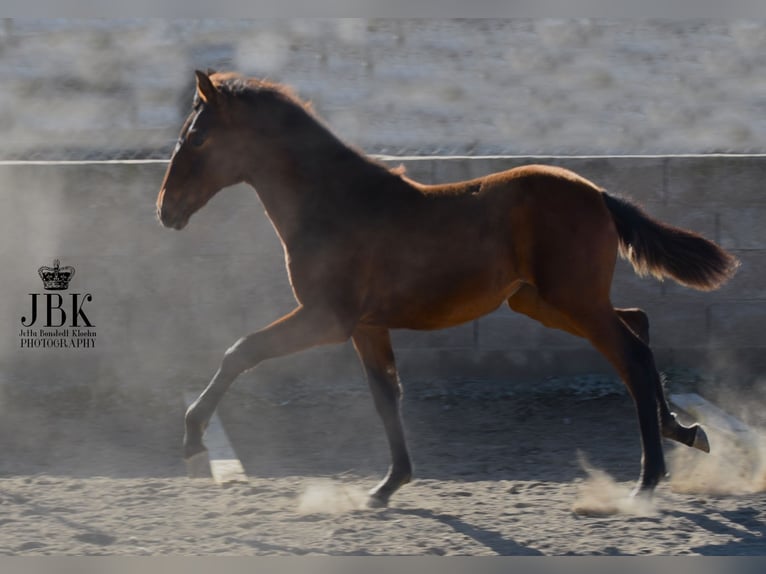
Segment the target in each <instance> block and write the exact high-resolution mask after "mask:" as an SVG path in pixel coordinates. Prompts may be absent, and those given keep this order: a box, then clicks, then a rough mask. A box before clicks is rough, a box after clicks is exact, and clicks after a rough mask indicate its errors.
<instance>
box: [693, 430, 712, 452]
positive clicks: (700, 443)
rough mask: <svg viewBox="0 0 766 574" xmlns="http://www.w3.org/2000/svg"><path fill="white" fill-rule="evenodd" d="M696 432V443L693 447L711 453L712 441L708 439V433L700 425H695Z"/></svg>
mask: <svg viewBox="0 0 766 574" xmlns="http://www.w3.org/2000/svg"><path fill="white" fill-rule="evenodd" d="M694 430H695V432H694V443H693V444H692V446H693V447H694V448H696V449H699V450H701V451H702V452H710V441H709V440H708V439H707V433H705V431H704V430H702V427H701V426H699V425H695V427H694Z"/></svg>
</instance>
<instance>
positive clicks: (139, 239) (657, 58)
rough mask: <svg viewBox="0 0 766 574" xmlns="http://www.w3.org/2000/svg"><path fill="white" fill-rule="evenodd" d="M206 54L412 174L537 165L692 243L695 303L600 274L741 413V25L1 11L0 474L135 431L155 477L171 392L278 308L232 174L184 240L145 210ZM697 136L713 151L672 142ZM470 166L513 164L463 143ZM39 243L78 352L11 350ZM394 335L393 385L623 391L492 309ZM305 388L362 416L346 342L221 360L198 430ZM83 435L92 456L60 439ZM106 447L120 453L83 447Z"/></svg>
mask: <svg viewBox="0 0 766 574" xmlns="http://www.w3.org/2000/svg"><path fill="white" fill-rule="evenodd" d="M207 67H212V68H216V69H234V70H239V71H241V72H243V73H246V74H252V75H257V76H265V77H267V78H269V79H271V80H275V81H278V82H284V83H287V84H289V85H291V86H292V87H293V88H295V89H296V90H297V92H298V93H299V94H300V95H301V96H302V97H303V98H305V99H307V100H310V101H311V102H312V103H313V105H314V107H315V108H316V110H317V111H318V113H319V115H320V116H322V117H323V118H324V119H325V120H326V122H327V123H328V124H329V125H330V126H331V128H332V129H333V130H334V131H335V132H336V133H337V134H338V135H339V136H340V137H342V138H344V139H345V140H347V141H348V142H350V143H352V144H354V145H356V146H357V147H360V148H362V149H363V150H364V151H366V152H368V153H375V154H386V155H387V156H390V157H389V159H388V160H387V161H390V162H391V164H392V165H397V164H399V163H401V164H404V166H405V167H406V168H407V171H408V174H409V175H410V176H411V177H413V178H414V179H416V180H419V181H424V182H445V181H455V180H459V179H468V178H471V177H477V176H480V175H485V174H487V173H490V172H493V171H500V170H503V169H508V168H511V167H514V166H517V165H519V164H524V163H530V162H533V161H534V162H545V163H554V164H558V165H561V166H564V167H567V168H570V169H573V170H575V171H577V172H578V173H580V174H582V175H583V176H585V177H588V178H590V179H591V180H592V181H594V182H596V183H597V184H599V185H601V186H604V187H605V188H607V189H609V190H610V191H613V192H615V193H618V194H623V195H626V196H629V197H631V198H633V199H634V200H636V201H638V202H639V203H641V204H643V205H644V206H645V207H646V208H647V210H648V211H649V212H650V213H651V214H653V215H655V216H657V217H659V218H661V219H662V220H664V221H667V222H670V223H673V224H675V225H680V226H683V227H686V228H688V229H692V230H694V231H697V232H699V233H702V234H704V235H705V236H707V237H709V238H711V239H714V240H716V241H718V242H719V243H720V244H721V245H723V246H724V247H725V248H727V249H729V250H731V251H733V252H734V253H735V254H736V255H737V256H738V257H739V258H740V259H741V260H742V262H743V265H742V269H741V271H740V272H739V274H738V275H737V277H735V278H734V280H733V281H731V282H730V283H729V284H728V285H727V286H726V287H725V288H723V289H721V290H719V291H716V292H715V293H697V292H693V291H690V290H688V289H683V288H681V287H678V286H676V285H674V284H672V283H670V282H666V283H660V282H657V281H655V280H653V279H651V278H644V279H641V278H638V277H637V276H636V275H635V274H634V273H633V270H632V269H631V268H630V267H629V265H627V264H625V263H624V262H619V263H618V267H617V272H616V276H615V281H614V284H613V293H612V297H613V302H614V303H615V305H619V306H623V307H633V306H638V307H642V308H644V309H645V310H646V311H647V313H648V314H649V317H650V320H651V321H652V344H653V349H654V351H655V357H656V359H657V364H658V367H659V368H660V369H661V370H662V371H663V372H664V373H665V374H666V375H667V378H668V380H670V381H671V383H670V388H671V390H672V389H678V388H679V385H680V384H686V382H689V381H690V382H691V383H693V384H695V385H698V386H699V385H701V384H702V382H706V381H712V383H711V384H712V385H713V388H714V389H715V393H713V395H712V397H713V398H715V397H716V395H717V394H718V393H719V392H724V391H725V392H726V393H728V395H729V396H732V392H731V390H732V389H733V388H735V387H746V388H747V397H748V401H747V403H748V404H750V405H753V406H754V408H755V409H756V410H760V411H763V409H762V408H760V407H759V405H762V404H763V399H762V398H761V397H763V396H766V384H765V383H764V381H763V380H762V379H761V378H760V377H761V373H762V372H764V369H766V332H764V330H763V325H764V323H765V322H766V271H764V270H766V226H764V225H763V222H764V221H766V195H765V194H764V193H763V190H762V182H763V173H764V161H766V156H759V155H753V154H758V153H760V152H764V151H766V150H765V149H764V147H765V146H764V142H766V120H765V118H766V113H764V112H766V73H764V72H766V20H765V21H734V20H731V21H710V20H705V21H702V20H688V19H687V20H674V21H670V20H663V21H659V20H656V21H649V20H620V21H608V20H592V19H591V20H587V19H577V20H575V19H567V20H553V19H532V20H376V19H369V20H360V19H357V20H302V19H288V20H232V19H222V20H161V19H133V20H96V19H91V20H71V19H70V20H54V19H36V20H24V19H19V20H17V19H5V20H2V21H0V78H2V82H0V267H1V268H2V269H3V270H4V273H2V274H0V293H2V297H0V448H1V449H3V452H6V453H14V452H18V453H20V454H19V456H18V457H17V458H16V459H13V457H10V459H9V460H17V461H20V462H18V463H19V464H22V463H23V464H24V465H26V464H31V465H32V467H34V468H32V467H28V466H24V467H23V468H21V467H19V469H17V470H18V471H19V472H22V471H23V472H32V471H34V469H35V468H37V467H35V466H34V465H37V464H43V465H44V464H49V465H53V466H55V467H56V468H59V469H61V468H65V469H66V471H67V472H80V473H85V474H87V473H92V472H95V471H94V466H93V465H94V464H96V463H95V462H94V459H98V460H101V461H104V464H105V465H112V464H114V465H123V466H122V467H121V468H123V471H124V472H125V473H128V474H130V473H132V472H135V471H134V470H133V469H132V468H130V465H131V464H132V463H133V461H135V460H146V457H147V456H149V455H148V454H147V452H146V450H145V449H146V445H151V444H154V443H155V442H157V441H158V440H160V439H158V438H157V437H162V438H161V441H160V443H158V444H161V445H162V448H160V449H159V450H157V452H156V453H155V455H156V457H155V458H154V459H152V460H153V461H154V462H153V463H152V465H154V466H153V468H161V467H162V466H163V465H167V464H171V463H172V464H173V465H177V464H179V459H178V451H177V448H178V441H179V436H180V435H179V433H180V421H181V417H182V414H183V408H184V407H183V405H182V403H181V400H180V398H181V396H182V391H190V392H199V391H200V390H201V389H202V388H203V387H204V386H205V385H206V384H207V382H208V381H209V379H210V377H211V376H212V374H213V373H214V372H215V370H216V368H217V367H218V364H219V362H220V359H221V357H222V354H223V352H224V351H225V349H226V348H227V347H229V346H230V345H231V344H233V343H234V342H235V341H236V340H237V339H238V338H239V337H242V336H243V335H245V334H247V333H249V332H252V331H255V330H257V329H259V328H261V327H263V326H264V325H267V324H269V323H270V322H272V321H274V320H275V319H277V318H279V317H280V316H282V315H284V314H285V313H288V312H289V311H291V310H292V309H293V308H294V307H295V305H296V303H295V301H294V299H293V296H292V292H291V289H290V285H289V282H288V279H287V275H286V273H285V264H284V256H283V252H282V248H281V245H280V243H279V240H278V238H277V236H276V234H275V233H274V231H273V229H272V227H271V225H270V222H269V220H268V219H267V217H266V216H265V215H264V212H263V207H262V206H261V204H260V203H259V202H258V200H257V198H256V197H255V194H254V192H253V190H252V189H251V188H249V187H247V186H245V185H238V186H234V187H233V188H232V189H230V190H226V191H225V192H222V193H220V194H218V195H216V196H215V197H214V198H213V200H212V201H211V202H210V203H209V204H208V205H207V206H206V207H205V209H204V210H202V211H200V212H199V213H198V214H195V215H194V217H193V218H192V220H191V222H190V224H189V226H188V227H187V228H186V229H184V230H183V231H182V232H176V231H171V230H168V229H164V228H162V227H161V226H160V225H159V223H158V222H157V220H156V217H155V200H156V197H157V193H158V191H159V188H160V185H161V182H162V178H163V174H164V171H165V168H166V165H165V163H164V161H163V160H166V159H168V158H169V156H170V153H171V150H172V148H173V145H174V143H175V140H176V138H177V136H178V133H179V130H180V126H181V124H182V121H183V118H184V117H185V116H186V115H187V113H188V111H189V110H190V106H191V100H192V95H193V80H194V74H193V71H194V69H195V68H202V69H205V68H207ZM710 152H730V153H733V154H737V155H733V156H732V155H726V156H721V155H701V156H694V157H689V156H682V157H678V155H679V154H707V153H710ZM495 154H497V155H503V156H509V155H510V156H513V157H482V156H487V155H495ZM630 154H634V156H633V157H626V155H630ZM653 154H657V155H653ZM666 154H667V155H666ZM748 154H749V155H748ZM635 155H641V156H642V157H635ZM450 156H453V157H450ZM454 156H463V157H454ZM571 156H578V157H571ZM583 156H589V157H583ZM593 156H596V157H593ZM15 160H39V161H33V162H29V161H22V162H17V161H15ZM58 160H72V161H67V162H64V163H61V162H58ZM98 160H131V161H117V162H101V161H98ZM133 160H149V161H133ZM55 259H59V260H60V261H61V265H62V266H67V265H72V266H74V267H75V269H76V275H75V276H74V278H73V281H72V283H71V286H70V293H80V294H86V293H88V294H90V295H92V302H90V303H89V304H88V307H87V314H88V317H89V318H90V319H91V321H92V322H93V324H94V325H95V330H96V332H97V335H96V337H95V347H94V348H90V349H79V350H72V349H56V348H33V349H28V348H21V347H20V343H21V340H22V339H23V337H22V336H20V330H21V317H22V316H24V315H25V314H27V313H29V305H30V294H32V293H42V292H43V289H42V284H41V282H40V278H39V277H38V274H37V271H38V268H39V267H40V266H43V265H47V266H50V265H52V264H53V261H54V260H55ZM393 341H394V346H395V350H396V353H397V360H398V365H399V369H400V372H401V375H402V379H403V380H404V381H405V386H406V388H407V393H408V394H407V395H406V396H409V397H415V398H417V397H418V396H421V397H422V396H438V397H442V396H444V397H450V396H453V394H456V395H458V396H466V393H468V392H469V389H472V388H482V387H480V386H478V387H477V386H476V384H478V382H479V381H490V382H492V381H498V380H499V381H502V383H503V384H501V385H495V386H492V388H493V389H496V390H495V391H493V392H496V393H500V392H505V391H503V389H506V390H509V392H510V391H511V390H512V389H514V388H516V386H515V383H519V385H518V386H519V387H521V388H525V389H527V388H529V389H538V388H542V387H541V386H540V385H541V382H543V381H546V380H548V381H553V382H554V383H555V384H556V385H558V386H559V387H561V386H564V387H567V388H575V389H577V390H578V392H580V391H582V390H583V389H584V390H588V389H591V390H593V389H595V391H594V392H596V391H598V392H600V390H599V389H601V386H600V385H602V383H603V382H604V381H607V382H608V383H609V386H608V390H609V392H613V391H614V390H615V389H617V390H619V391H620V392H622V391H621V389H622V387H621V385H620V383H619V381H617V380H616V377H615V375H614V372H613V370H612V368H611V367H610V366H609V365H608V364H607V363H606V361H605V360H603V359H602V358H601V357H600V355H599V354H598V353H597V352H596V351H595V350H593V349H592V348H591V347H590V345H589V344H588V343H587V342H586V341H584V340H581V339H577V338H575V337H572V336H569V335H567V334H565V333H563V332H558V331H554V330H551V329H546V328H544V327H543V326H542V325H540V324H538V323H536V322H534V321H532V320H530V319H527V318H526V317H524V316H521V315H519V314H514V313H512V312H511V311H510V310H509V309H507V308H501V309H499V310H498V311H497V312H495V313H492V314H491V315H489V316H486V317H483V318H481V319H479V320H477V321H473V322H471V323H468V324H464V325H460V326H458V327H455V328H453V329H447V330H442V331H435V332H409V331H397V332H395V333H394V334H393ZM706 372H714V373H716V375H715V376H716V377H719V375H718V373H720V377H719V379H717V380H713V379H711V378H709V377H708V378H705V376H706V375H705V373H706ZM668 373H671V374H672V373H676V374H675V375H673V376H670V375H668ZM678 373H686V374H684V375H683V377H681V376H680V375H678ZM572 377H574V378H572ZM583 377H586V378H585V379H583ZM588 377H596V378H595V379H593V378H590V379H589V378H588ZM594 381H595V383H594ZM721 381H723V382H721ZM462 382H465V383H466V384H465V385H461V384H458V383H462ZM475 383H476V384H475ZM529 383H532V384H529ZM318 388H319V389H322V393H320V394H321V396H322V397H324V398H325V399H326V400H327V401H329V402H328V405H329V407H328V408H329V409H330V410H329V411H328V412H333V413H334V412H340V411H339V410H338V407H337V406H335V405H336V404H339V403H337V401H338V400H340V399H339V398H338V397H339V396H343V397H346V398H347V399H348V401H347V403H343V404H344V405H346V406H344V407H343V409H344V410H343V412H344V416H346V417H347V420H346V422H345V424H344V426H343V428H340V427H335V426H334V427H333V429H335V430H334V431H333V432H334V433H335V436H345V435H344V432H346V431H347V434H348V436H351V437H358V436H360V433H359V428H360V427H359V423H358V421H359V420H365V421H368V420H369V421H371V422H370V423H369V424H372V425H377V424H378V423H377V418H376V416H375V415H374V412H373V407H372V403H371V401H370V400H369V393H368V391H367V389H366V386H365V385H364V384H363V382H362V372H361V369H360V368H359V365H358V361H357V359H356V357H355V355H354V351H353V348H352V347H351V345H350V344H345V345H339V346H334V347H330V348H317V349H312V350H310V351H307V352H304V353H301V354H299V355H296V356H295V357H290V358H289V359H282V360H275V361H269V362H267V363H265V364H264V365H262V366H259V368H258V369H256V370H254V371H253V372H249V373H246V374H244V375H243V376H242V377H241V378H240V380H239V381H238V383H237V385H235V387H234V388H233V389H232V391H231V393H230V394H229V395H227V399H226V400H225V401H224V403H223V405H222V406H223V408H224V410H225V409H226V408H229V412H228V413H224V415H225V416H224V418H225V419H227V420H228V421H231V420H235V419H236V416H239V415H236V413H234V412H233V411H237V409H239V411H237V412H240V411H242V412H244V411H243V409H245V408H246V406H247V405H251V406H252V405H258V404H262V405H265V406H264V409H265V410H267V411H269V412H272V411H274V408H273V405H281V404H285V405H287V404H288V403H289V402H290V401H294V402H293V403H290V404H299V405H300V404H303V405H305V406H306V407H307V408H308V407H309V406H312V405H313V404H314V403H315V402H316V401H317V400H318V398H317V393H316V389H318ZM615 392H616V391H615ZM754 399H758V400H754ZM440 400H441V399H440ZM450 400H451V399H450ZM626 400H627V399H626ZM259 401H260V402H259ZM301 401H302V402H301ZM333 401H336V402H334V403H333ZM415 402H417V401H415ZM331 403H332V404H331ZM626 404H627V403H626ZM722 404H723V403H722ZM226 405H229V407H226ZM351 405H353V408H352V406H351ZM408 408H411V409H412V410H413V412H414V411H416V410H417V407H416V406H412V405H411V406H410V407H408ZM285 412H287V409H285ZM83 413H87V416H85V415H83ZM169 413H170V414H169ZM240 414H241V413H240ZM242 417H243V420H245V419H246V418H247V417H245V416H244V415H242ZM288 418H289V417H288ZM300 418H304V415H301V417H300ZM416 419H417V414H416V413H415V416H413V418H412V420H416ZM54 420H55V421H59V423H60V424H59V423H57V424H53V423H52V422H51V421H54ZM289 422H292V421H288V423H286V428H293V427H294V426H295V425H292V424H289ZM61 425H68V426H66V428H67V429H70V431H71V434H67V433H68V432H70V431H66V432H64V431H62V428H64V427H62V426H61ZM276 426H279V425H276ZM242 428H243V429H246V430H247V431H248V432H250V431H249V427H246V426H243V427H242ZM314 428H315V427H313V426H312V425H306V432H307V433H310V432H313V430H312V429H314ZM377 428H378V427H377V426H375V429H377ZM19 429H22V430H19ZM83 429H84V430H83ZM375 432H376V433H377V430H376V431H375ZM136 433H142V434H141V435H140V436H139V435H137V434H136ZM243 434H247V433H244V431H243ZM362 434H363V433H362ZM94 436H95V437H102V438H103V441H102V446H103V452H104V453H105V454H103V457H101V455H99V456H98V457H94V456H93V454H92V453H93V452H95V451H94V449H93V448H89V449H85V450H83V451H82V452H79V451H77V452H73V448H74V447H73V446H72V445H77V444H80V442H78V441H81V440H85V439H84V438H83V437H86V438H88V437H90V438H88V440H93V438H92V437H94ZM376 436H377V435H376ZM304 439H305V437H301V438H296V441H297V443H301V441H303V440H304ZM235 440H239V441H240V444H241V443H242V439H236V437H235ZM117 443H119V444H120V445H122V446H123V447H124V449H125V450H126V451H129V452H132V453H134V456H133V455H131V456H127V455H125V456H120V457H115V456H110V455H108V454H107V453H109V452H112V451H113V449H114V445H115V444H117ZM254 444H255V443H254ZM99 448H100V447H99ZM258 448H262V445H258ZM99 452H101V451H99ZM30 453H31V454H30ZM35 453H36V454H35ZM123 454H124V453H123ZM153 456H154V455H153ZM30 461H31V462H30ZM168 461H171V462H170V463H169V462H168ZM12 464H16V463H15V462H6V463H5V466H0V474H1V473H2V472H11V471H12V470H13V469H11V466H12ZM139 467H141V465H139ZM30 468H32V470H30ZM141 468H143V467H141ZM173 469H175V470H173ZM173 469H171V470H168V472H177V469H176V467H175V466H173ZM101 471H102V470H101V469H99V470H98V472H101ZM123 471H121V472H123ZM13 472H16V471H15V470H14V471H13ZM110 472H111V471H110ZM140 472H145V471H144V470H140Z"/></svg>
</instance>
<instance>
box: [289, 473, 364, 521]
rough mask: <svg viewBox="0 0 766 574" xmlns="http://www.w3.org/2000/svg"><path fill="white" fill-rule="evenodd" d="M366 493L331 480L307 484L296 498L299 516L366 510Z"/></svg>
mask: <svg viewBox="0 0 766 574" xmlns="http://www.w3.org/2000/svg"><path fill="white" fill-rule="evenodd" d="M367 498H368V497H367V493H366V492H365V491H364V490H363V489H361V488H353V487H350V486H348V485H346V484H341V483H338V482H334V481H332V480H329V479H327V480H316V481H312V482H309V483H308V484H307V485H306V486H305V488H304V490H303V492H302V493H301V495H300V496H299V498H298V513H299V514H344V513H346V512H351V511H353V510H362V509H364V508H366V504H367Z"/></svg>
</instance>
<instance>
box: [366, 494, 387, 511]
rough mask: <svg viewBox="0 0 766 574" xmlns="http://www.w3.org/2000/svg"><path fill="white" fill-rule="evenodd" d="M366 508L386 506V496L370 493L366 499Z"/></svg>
mask: <svg viewBox="0 0 766 574" xmlns="http://www.w3.org/2000/svg"><path fill="white" fill-rule="evenodd" d="M367 508H388V498H381V497H379V496H375V495H374V494H371V495H370V497H369V498H368V499H367Z"/></svg>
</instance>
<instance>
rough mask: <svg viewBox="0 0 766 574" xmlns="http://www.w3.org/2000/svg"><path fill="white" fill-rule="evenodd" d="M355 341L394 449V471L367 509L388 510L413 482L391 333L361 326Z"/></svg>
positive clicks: (370, 501) (392, 464) (354, 335)
mask: <svg viewBox="0 0 766 574" xmlns="http://www.w3.org/2000/svg"><path fill="white" fill-rule="evenodd" d="M352 340H353V342H354V348H355V349H356V352H357V354H358V355H359V359H360V360H361V361H362V365H363V366H364V369H365V372H366V374H367V382H368V384H369V386H370V391H372V397H373V400H374V401H375V408H376V409H377V411H378V414H379V415H380V418H381V420H382V421H383V428H384V429H385V431H386V438H387V439H388V446H389V448H390V449H391V467H390V468H389V470H388V474H387V475H386V477H385V478H384V479H383V480H382V481H381V482H380V484H378V485H377V486H376V487H375V488H373V489H372V490H371V491H370V499H369V501H368V506H371V507H380V506H386V505H387V504H388V499H389V498H390V497H391V495H392V494H393V493H394V492H396V491H397V490H398V489H399V487H400V486H402V485H403V484H407V483H408V482H409V481H410V479H411V478H412V464H411V462H410V455H409V453H408V452H407V444H406V442H405V439H404V429H403V428H402V421H401V415H400V413H399V403H400V400H401V395H402V389H401V385H400V384H399V375H398V374H397V372H396V364H395V362H394V352H393V350H392V349H391V338H390V336H389V334H388V329H384V328H375V327H361V326H360V327H358V328H357V329H356V330H355V331H354V334H353V335H352Z"/></svg>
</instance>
